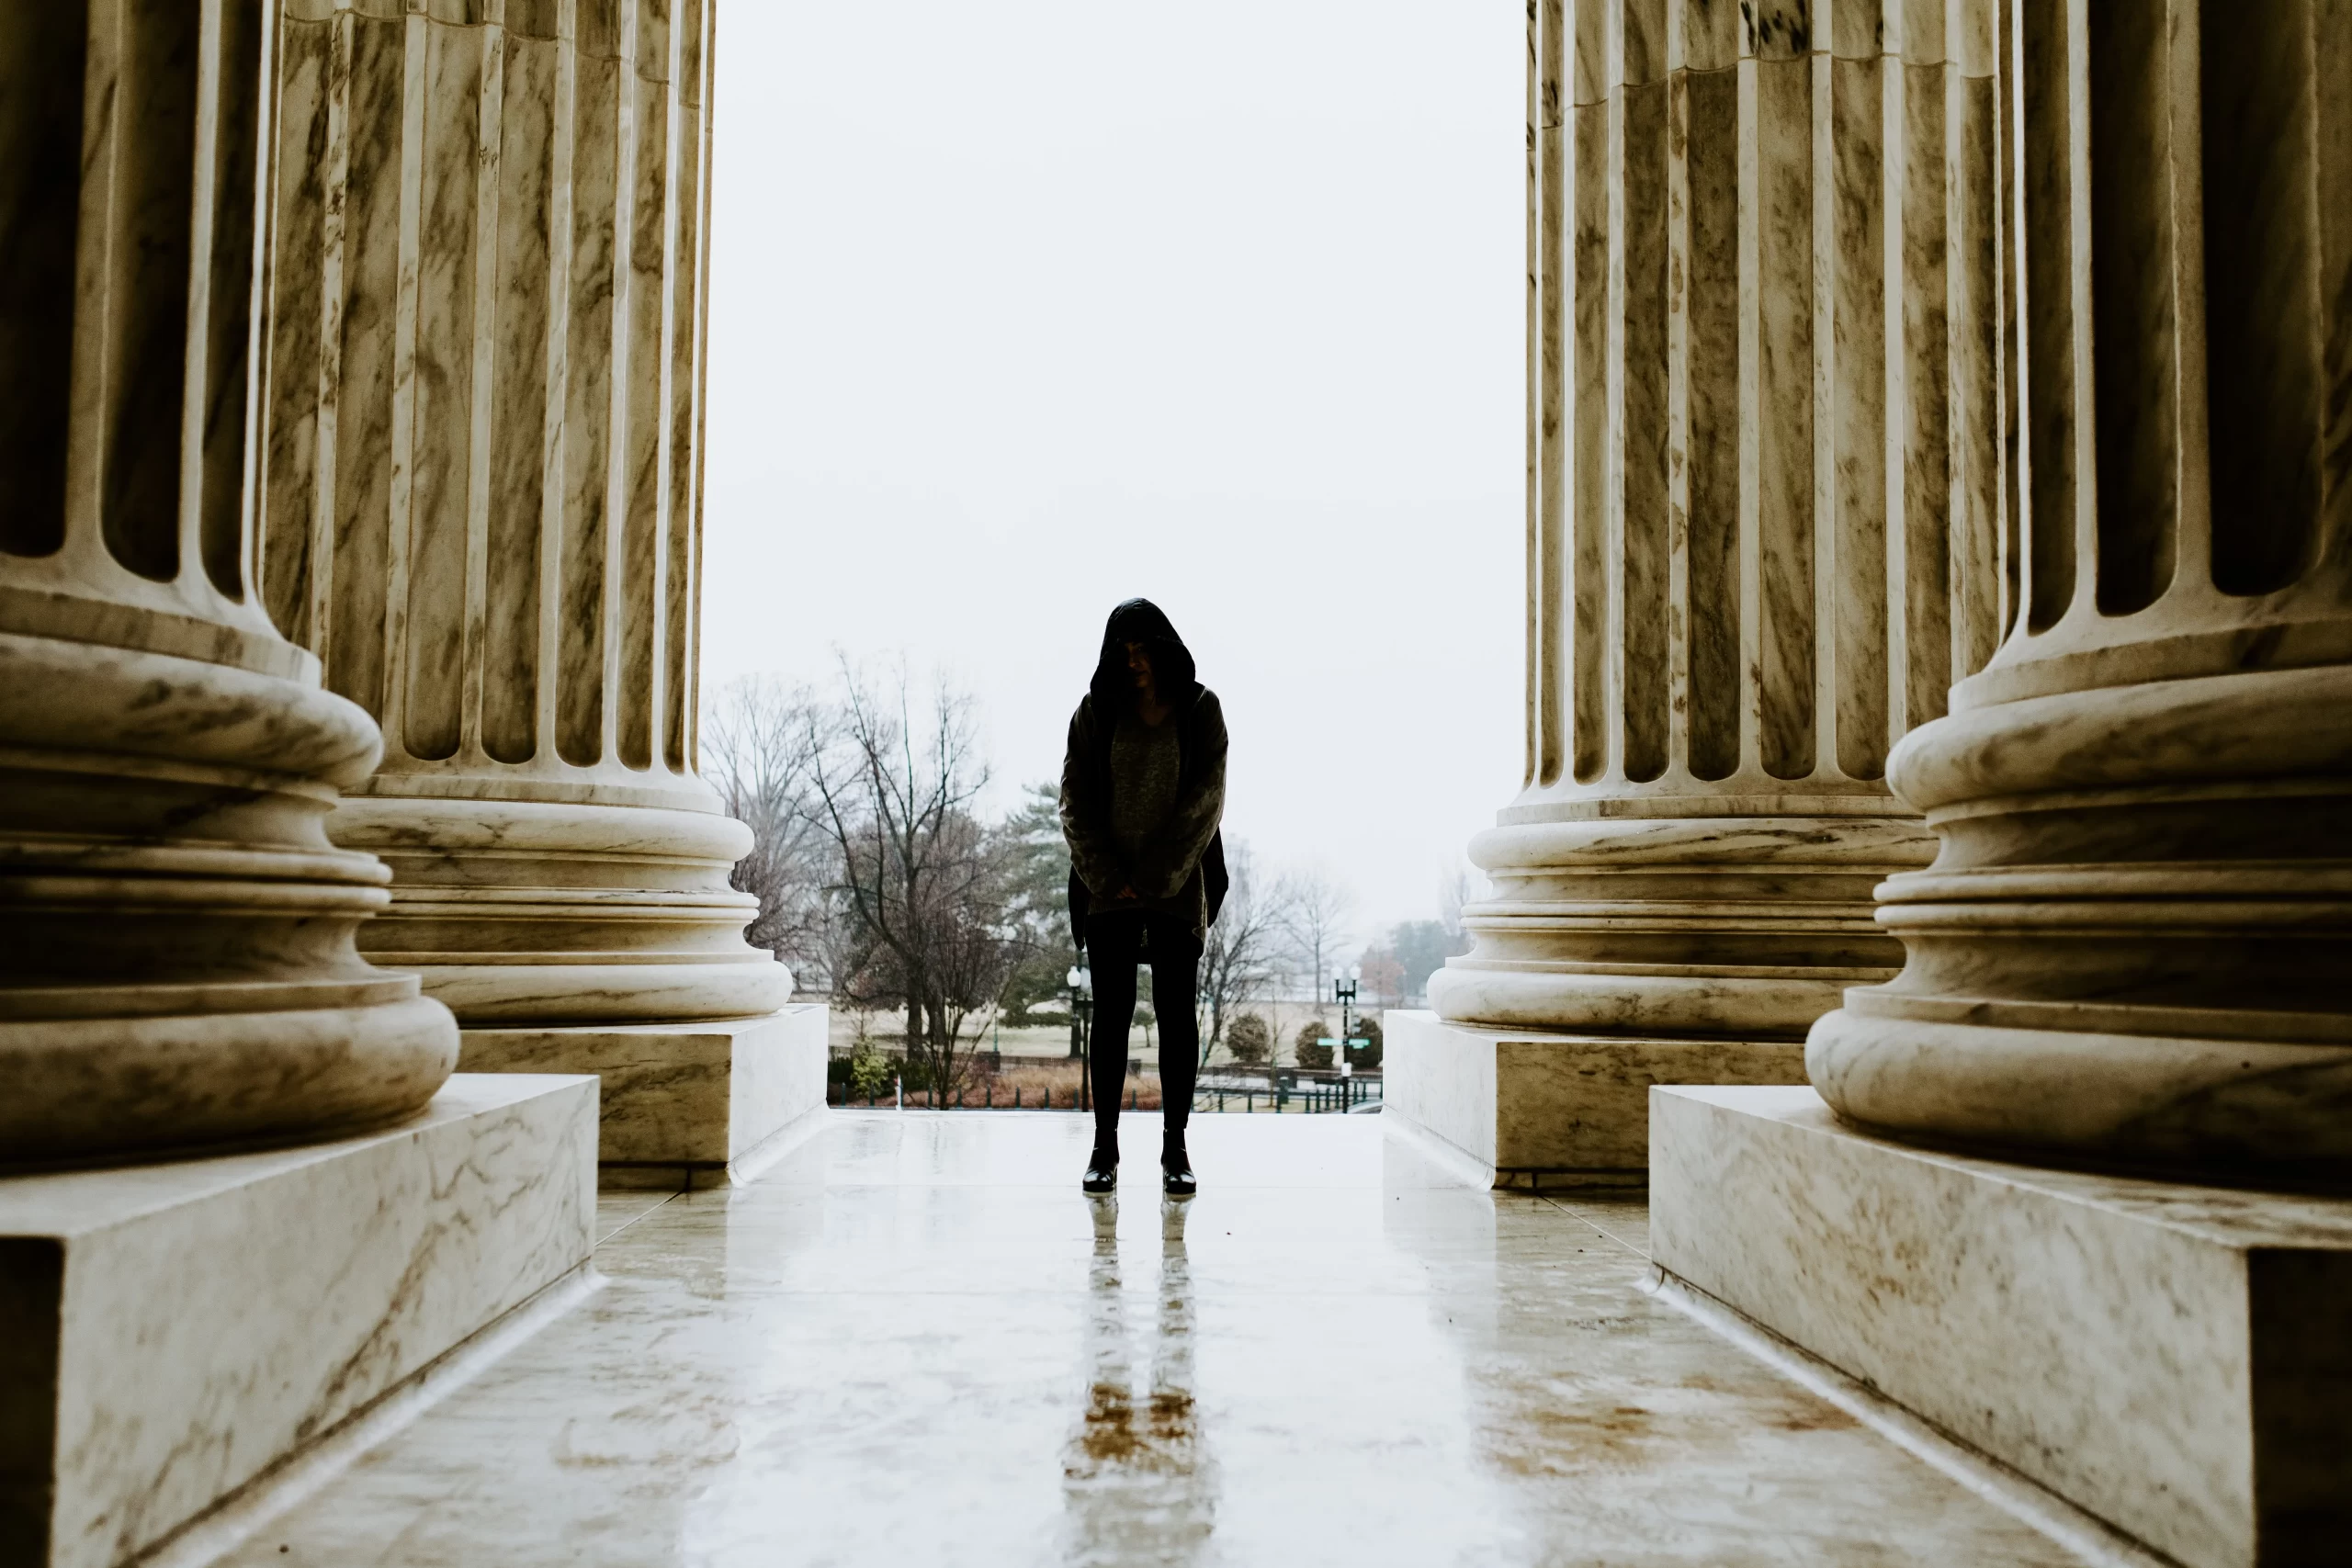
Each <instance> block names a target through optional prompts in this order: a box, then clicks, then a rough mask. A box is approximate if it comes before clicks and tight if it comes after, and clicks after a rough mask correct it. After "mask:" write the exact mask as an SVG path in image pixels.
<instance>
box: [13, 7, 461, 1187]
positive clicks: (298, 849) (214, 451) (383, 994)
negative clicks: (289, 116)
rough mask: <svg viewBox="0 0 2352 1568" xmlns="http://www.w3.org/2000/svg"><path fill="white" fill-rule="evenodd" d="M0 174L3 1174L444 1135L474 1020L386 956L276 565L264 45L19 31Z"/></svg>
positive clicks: (233, 30)
mask: <svg viewBox="0 0 2352 1568" xmlns="http://www.w3.org/2000/svg"><path fill="white" fill-rule="evenodd" d="M9 32H10V36H9V38H8V39H7V43H8V58H7V59H6V62H0V69H5V70H6V73H7V75H8V78H9V80H8V84H7V85H6V88H5V89H0V97H5V98H7V99H8V100H9V101H10V102H11V104H12V106H13V107H11V109H10V111H9V118H8V122H7V126H6V133H5V134H6V140H7V142H8V144H7V145H6V147H5V148H0V153H5V156H6V158H7V159H8V160H9V161H10V163H11V164H12V166H16V167H18V168H20V169H22V170H24V171H27V173H26V174H25V175H24V177H23V178H21V179H19V180H17V182H16V183H14V184H12V185H11V186H10V187H9V190H8V192H7V198H6V199H7V204H8V205H7V209H6V210H5V211H0V220H5V225H6V230H7V232H8V233H9V234H10V235H11V237H12V239H11V243H12V245H13V246H14V247H16V250H17V254H16V255H15V256H14V257H13V258H12V260H11V262H10V264H9V265H10V266H11V268H12V269H13V270H12V272H11V278H12V287H11V288H9V289H8V290H6V297H5V299H0V336H4V337H5V344H0V346H5V350H6V364H7V367H8V369H9V375H10V378H11V383H12V384H11V387H10V392H9V396H8V399H7V400H6V404H5V406H0V471H5V473H6V479H7V482H8V485H9V491H10V493H9V501H8V505H7V513H6V519H5V521H0V803H5V807H4V808H0V1161H6V1162H10V1163H14V1162H17V1161H48V1160H58V1159H74V1160H90V1159H99V1158H106V1157H110V1156H125V1155H138V1156H156V1155H160V1154H163V1153H166V1152H169V1151H172V1150H175V1149H200V1148H204V1147H207V1146H209V1145H220V1144H222V1143H231V1142H245V1141H254V1140H277V1139H287V1138H295V1137H323V1136H327V1135H330V1134H334V1133H337V1132H343V1131H347V1130H350V1129H353V1128H356V1127H364V1126H366V1125H368V1124H371V1123H378V1122H388V1121H391V1120H396V1119H399V1118H401V1117H403V1116H406V1115H408V1114H410V1113H412V1112H414V1111H418V1110H419V1109H421V1108H422V1107H423V1106H424V1104H425V1102H426V1101H427V1100H429V1099H431V1097H432V1095H433V1093H434V1091H435V1089H438V1088H439V1087H440V1085H441V1083H442V1081H443V1080H444V1079H445V1078H446V1077H447V1076H448V1074H449V1071H450V1068H451V1067H452V1066H454V1065H455V1063H456V1060H457V1048H458V1037H457V1029H456V1026H455V1024H454V1023H453V1022H452V1021H451V1019H450V1017H449V1014H448V1012H447V1010H446V1009H444V1008H443V1007H441V1006H440V1005H439V1004H438V1003H436V1002H433V1001H429V1000H426V999H424V998H423V997H421V996H420V995H419V992H418V987H417V982H416V979H415V977H414V976H407V975H400V974H393V973H389V972H387V971H384V970H380V969H377V968H375V967H373V966H371V965H370V964H368V963H367V962H366V961H365V960H364V959H363V958H361V957H360V955H359V954H358V953H357V952H356V949H355V946H354V934H355V931H356V930H357V929H358V928H359V927H360V926H361V925H362V924H363V922H365V921H366V920H367V919H368V918H369V917H371V916H373V915H374V914H375V913H376V912H377V911H378V910H379V909H380V908H383V907H384V905H385V903H386V902H387V895H386V892H385V886H384V885H385V883H386V881H387V880H388V876H387V873H386V871H385V869H384V867H383V865H382V864H381V863H379V861H377V860H376V859H375V858H374V857H373V856H370V855H368V854H365V853H360V852H353V851H351V850H348V849H343V848H338V847H337V846H336V845H334V844H333V843H331V842H330V841H329V840H328V837H327V834H326V832H325V830H324V829H325V823H326V820H327V818H328V816H329V814H330V813H331V812H332V811H333V809H334V804H335V799H336V795H337V790H338V787H340V786H348V785H352V784H357V783H359V782H360V781H361V780H363V779H365V778H366V777H367V776H368V771H369V770H370V768H371V767H372V766H373V765H374V762H375V760H376V757H377V754H378V750H379V739H378V735H377V730H376V726H375V725H374V723H373V722H372V721H371V720H370V719H369V718H368V716H367V714H366V713H364V712H363V711H361V709H359V708H358V707H357V706H356V705H353V704H352V703H349V702H347V701H345V700H344V699H343V698H341V697H339V696H335V695H333V694H329V693H327V692H325V691H322V689H321V687H320V682H319V668H318V661H317V660H315V659H313V658H311V655H309V654H308V653H305V652H304V651H302V650H301V649H299V648H296V647H294V646H293V645H291V644H289V643H288V642H287V641H286V640H284V639H283V638H282V637H279V636H278V635H277V632H276V631H275V630H274V629H273V627H272V626H271V625H270V623H269V620H268V617H267V616H266V615H265V614H264V613H263V612H262V610H261V609H260V607H259V605H258V604H256V603H255V602H254V595H253V594H252V592H250V583H251V580H252V568H253V540H254V535H253V511H252V438H251V429H252V423H251V420H250V408H249V388H250V386H251V367H252V364H253V356H254V347H255V341H254V310H253V299H254V278H255V272H256V262H257V259H258V257H259V256H260V254H262V250H261V245H260V243H259V241H258V239H257V236H256V233H255V231H254V217H253V215H254V209H255V205H256V204H255V199H254V197H255V190H256V186H257V181H258V179H259V157H258V152H257V147H258V144H259V143H260V140H261V139H262V138H263V137H266V134H267V131H266V127H267V126H268V124H269V113H270V107H271V106H270V94H269V92H268V91H267V87H268V80H269V79H268V74H267V73H268V69H269V65H268V60H269V56H270V53H271V51H272V50H273V49H274V47H275V39H274V34H273V31H272V29H271V28H269V26H268V25H267V19H266V17H264V16H262V15H260V14H259V13H257V12H254V11H251V10H246V9H241V8H238V7H233V6H230V7H220V6H202V7H199V6H183V7H176V8H174V7H164V8H163V9H162V10H159V11H155V12H153V14H152V15H151V14H149V13H147V12H139V13H136V14H133V13H130V12H122V11H119V8H117V9H104V8H93V9H90V10H88V11H87V14H86V15H85V13H84V9H83V8H81V7H73V6H61V7H56V8H54V14H53V15H51V14H44V15H43V16H42V17H28V18H27V19H25V20H23V21H22V22H21V23H18V22H12V23H11V24H10V28H9Z"/></svg>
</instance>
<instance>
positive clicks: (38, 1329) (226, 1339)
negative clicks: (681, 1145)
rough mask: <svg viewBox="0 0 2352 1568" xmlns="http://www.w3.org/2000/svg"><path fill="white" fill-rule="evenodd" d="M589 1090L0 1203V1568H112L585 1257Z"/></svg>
mask: <svg viewBox="0 0 2352 1568" xmlns="http://www.w3.org/2000/svg"><path fill="white" fill-rule="evenodd" d="M595 1126H596V1086H595V1084H594V1081H593V1080H590V1079H585V1078H577V1077H572V1078H557V1077H454V1078H451V1079H450V1080H449V1082H448V1083H447V1086H446V1087H445V1088H443V1089H442V1090H441V1092H440V1093H439V1094H438V1095H437V1096H436V1097H435V1099H434V1100H433V1101H432V1103H431V1104H430V1105H429V1106H428V1107H427V1108H426V1110H425V1111H424V1114H423V1115H421V1116H419V1117H417V1118H416V1119H415V1120H413V1121H411V1122H407V1123H405V1124H403V1125H401V1126H400V1127H397V1128H394V1129H393V1130H391V1131H390V1132H383V1133H375V1134H368V1135H365V1136H361V1137H356V1138H345V1139H342V1140H339V1141H337V1142H334V1143H329V1144H313V1145H308V1146H306V1147H301V1148H292V1149H278V1150H272V1151H268V1152H265V1153H260V1154H243V1155H231V1156H221V1157H218V1158H212V1159H201V1160H185V1161H176V1162H173V1163H170V1164H163V1165H148V1166H134V1167H130V1168H119V1169H110V1170H90V1171H74V1172H65V1173H60V1174H54V1175H40V1176H23V1177H16V1178H11V1179H6V1180H0V1562H9V1563H25V1564H45V1565H47V1568H113V1565H114V1564H118V1563H120V1562H125V1561H126V1560H128V1559H130V1558H131V1557H132V1556H134V1555H136V1554H139V1553H141V1552H143V1551H147V1550H149V1549H150V1548H152V1547H153V1546H154V1545H155V1544H156V1543H157V1542H159V1541H162V1540H164V1539H166V1538H167V1537H169V1536H171V1535H172V1534H174V1533H175V1531H177V1530H178V1529H181V1528H182V1527H183V1526H185V1525H187V1523H188V1522H189V1521H190V1520H192V1519H194V1518H195V1517H198V1515H201V1514H203V1513H204V1512H205V1511H207V1510H208V1509H209V1508H210V1507H212V1506H213V1505H215V1504H217V1503H219V1502H220V1501H221V1500H222V1499H223V1498H225V1497H227V1496H228V1495H231V1494H232V1493H233V1492H235V1491H237V1490H238V1489H239V1488H240V1487H242V1486H243V1485H245V1484H246V1483H249V1482H251V1481H253V1480H254V1478H255V1477H256V1476H258V1475H260V1474H261V1473H262V1472H265V1471H266V1470H268V1469H269V1468H270V1467H271V1466H272V1465H274V1464H276V1463H277V1461H280V1460H283V1459H285V1458H287V1457H288V1455H289V1454H291V1453H293V1452H294V1451H295V1450H298V1449H300V1448H303V1447H305V1446H307V1445H308V1444H310V1443H311V1442H313V1441H315V1440H316V1439H318V1438H321V1437H322V1436H323V1435H325V1434H326V1433H327V1432H329V1431H330V1430H332V1429H333V1428H334V1427H337V1426H338V1425H340V1424H341V1423H343V1422H344V1421H345V1420H347V1419H348V1418H350V1417H351V1416H354V1415H356V1414H357V1413H358V1412H360V1411H361V1410H363V1409H365V1408H366V1407H367V1406H368V1405H369V1404H373V1403H374V1402H375V1401H377V1400H378V1399H379V1398H380V1397H382V1396H383V1395H384V1394H386V1393H389V1392H390V1391H391V1390H393V1389H394V1388H396V1387H398V1386H399V1385H400V1384H401V1383H402V1382H406V1381H407V1380H409V1379H410V1378H412V1377H413V1376H415V1375H416V1374H417V1373H418V1372H419V1371H422V1370H424V1368H425V1367H426V1366H427V1365H428V1364H429V1363H431V1362H432V1361H434V1360H435V1359H437V1358H439V1357H440V1356H442V1355H444V1354H445V1353H446V1352H447V1351H449V1350H450V1349H452V1348H455V1347H456V1346H457V1345H458V1344H459V1343H460V1342H461V1341H463V1340H465V1339H467V1338H469V1337H471V1336H472V1335H474V1334H476V1333H477V1332H479V1331H480V1330H481V1329H483V1328H484V1327H486V1326H488V1325H490V1324H492V1322H494V1321H496V1320H497V1319H498V1318H500V1317H502V1316H503V1315H504V1314H507V1313H509V1312H511V1311H513V1310H514V1309H515V1308H516V1307H518V1306H520V1305H522V1304H523V1303H525V1302H526V1301H528V1300H530V1299H531V1298H532V1297H533V1296H535V1295H537V1293H539V1292H542V1291H544V1290H546V1289H547V1288H548V1286H549V1285H552V1284H554V1283H556V1282H557V1281H558V1280H561V1279H563V1278H564V1277H565V1276H566V1275H568V1274H570V1273H571V1271H572V1270H574V1269H578V1268H580V1267H581V1266H582V1264H584V1263H585V1262H586V1261H587V1259H588V1252H589V1247H590V1243H591V1237H592V1226H591V1223H592V1219H593V1216H594V1207H595V1202H594V1199H595V1190H594V1140H595Z"/></svg>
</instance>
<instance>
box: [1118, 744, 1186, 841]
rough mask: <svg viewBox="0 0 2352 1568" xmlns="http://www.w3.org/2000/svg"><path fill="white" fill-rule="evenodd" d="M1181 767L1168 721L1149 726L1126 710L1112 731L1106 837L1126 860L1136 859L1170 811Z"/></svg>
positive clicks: (1180, 754)
mask: <svg viewBox="0 0 2352 1568" xmlns="http://www.w3.org/2000/svg"><path fill="white" fill-rule="evenodd" d="M1182 766H1183V741H1182V737H1181V736H1180V735H1179V734H1178V733H1177V728H1176V726H1175V725H1174V724H1173V723H1172V722H1165V721H1163V722H1162V723H1159V724H1158V725H1149V724H1146V723H1144V721H1143V720H1142V719H1140V718H1137V717H1136V716H1135V715H1133V714H1128V715H1125V716H1123V717H1121V718H1120V720H1119V728H1117V729H1115V730H1114V731H1112V732H1111V841H1112V842H1113V843H1114V844H1116V845H1118V847H1119V858H1120V859H1121V860H1122V861H1123V862H1125V863H1126V864H1128V865H1130V866H1133V865H1136V864H1139V863H1141V862H1142V860H1143V858H1144V847H1145V846H1146V845H1147V844H1148V843H1149V842H1151V840H1152V839H1153V838H1154V837H1155V836H1156V835H1157V834H1158V833H1159V830H1160V829H1162V828H1164V827H1166V826H1167V825H1168V819H1169V818H1170V816H1172V815H1173V814H1174V813H1175V810H1176V793H1177V784H1178V783H1179V780H1180V777H1181V774H1182Z"/></svg>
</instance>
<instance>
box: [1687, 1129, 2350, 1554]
mask: <svg viewBox="0 0 2352 1568" xmlns="http://www.w3.org/2000/svg"><path fill="white" fill-rule="evenodd" d="M1650 1147H1651V1156H1650V1235H1651V1250H1652V1255H1653V1257H1654V1258H1655V1259H1656V1260H1657V1264H1658V1267H1660V1268H1661V1269H1665V1270H1666V1271H1667V1272H1668V1273H1669V1274H1671V1275H1674V1276H1677V1277H1679V1278H1680V1279H1681V1280H1684V1281H1687V1282H1688V1283H1689V1284H1691V1285H1692V1286H1695V1287H1696V1288H1698V1289H1699V1290H1701V1291H1702V1292H1706V1293H1707V1294H1709V1295H1711V1296H1713V1297H1715V1298H1716V1299H1717V1300H1719V1301H1721V1302H1723V1303H1725V1304H1727V1305H1729V1306H1730V1307H1732V1308H1734V1309H1735V1310H1736V1311H1738V1312H1740V1313H1742V1314H1745V1315H1747V1317H1749V1318H1751V1319H1753V1320H1755V1321H1756V1322H1757V1323H1758V1324H1760V1325H1763V1326H1764V1327H1765V1328H1768V1329H1770V1330H1771V1331H1772V1332H1773V1333H1775V1334H1778V1335H1780V1336H1781V1337H1783V1338H1785V1339H1787V1340H1790V1341H1792V1342H1793V1343H1794V1344H1795V1345H1797V1346H1798V1347H1799V1348H1803V1349H1804V1350H1806V1351H1809V1352H1810V1353H1812V1354H1813V1355H1815V1356H1816V1357H1819V1358H1820V1359H1823V1360H1825V1361H1827V1362H1829V1363H1830V1364H1831V1365H1833V1366H1835V1367H1837V1368H1838V1369H1839V1370H1840V1371H1844V1372H1846V1373H1848V1374H1849V1375H1850V1376H1852V1377H1854V1378H1856V1379H1859V1380H1860V1381H1861V1382H1864V1383H1867V1384H1870V1385H1871V1386H1872V1387H1874V1388H1875V1389H1877V1390H1878V1392H1880V1393H1883V1394H1884V1395H1885V1396H1886V1397H1887V1398H1889V1399H1891V1400H1893V1401H1894V1403H1896V1404H1901V1405H1903V1406H1905V1408H1907V1409H1909V1410H1911V1411H1913V1412H1914V1413H1916V1414H1917V1415H1918V1416H1922V1417H1924V1418H1926V1419H1927V1420H1928V1421H1929V1422H1931V1423H1932V1424H1934V1425H1935V1426H1937V1427H1940V1428H1942V1429H1943V1430H1944V1431H1945V1432H1947V1433H1948V1434H1950V1435H1951V1436H1952V1437H1954V1438H1959V1439H1960V1440H1961V1441H1962V1442H1963V1443H1966V1444H1968V1445H1970V1446H1972V1447H1973V1448H1975V1449H1977V1450H1981V1451H1982V1452H1984V1453H1985V1454H1987V1455H1989V1456H1991V1457H1992V1458H1993V1459H1995V1460H1997V1461H2000V1462H2001V1463H2003V1464H2006V1465H2007V1466H2009V1467H2010V1468H2011V1469H2013V1470H2015V1471H2017V1472H2019V1473H2021V1474H2023V1475H2025V1476H2026V1477H2027V1478H2029V1479H2030V1480H2032V1481H2035V1482H2038V1483H2041V1485H2043V1486H2045V1487H2047V1488H2049V1489H2050V1490H2051V1491H2052V1492H2054V1493H2056V1494H2057V1495H2060V1496H2061V1497H2064V1499H2066V1500H2067V1501H2068V1502H2070V1503H2072V1504H2074V1505H2075V1506H2078V1507H2080V1508H2082V1509H2084V1510H2086V1511H2087V1512H2089V1513H2091V1514H2094V1515H2097V1516H2098V1517H2100V1518H2102V1519H2105V1520H2107V1521H2108V1522H2109V1524H2111V1525H2113V1526H2114V1527H2115V1528H2117V1529H2120V1530H2122V1531H2123V1532H2124V1533H2126V1534H2127V1535H2130V1536H2132V1537H2135V1538H2137V1539H2138V1540H2142V1541H2144V1542H2146V1543H2147V1544H2148V1545H2150V1546H2152V1547H2154V1548H2155V1549H2156V1550H2157V1551H2162V1552H2165V1553H2167V1554H2169V1555H2170V1556H2172V1557H2174V1558H2176V1559H2177V1560H2178V1561H2179V1562H2183V1563H2185V1564H2188V1568H2245V1565H2250V1564H2262V1565H2265V1568H2275V1565H2278V1564H2305V1563H2321V1562H2342V1561H2344V1558H2343V1555H2342V1553H2343V1550H2344V1542H2345V1540H2346V1538H2347V1534H2352V1201H2347V1200H2343V1199H2328V1198H2311V1197H2294V1196H2283V1195H2278V1194H2273V1193H2263V1192H2253V1191H2245V1190H2231V1189H2221V1188H2209V1187H2191V1186H2184V1185H2180V1184H2177V1183H2172V1182H2165V1181H2152V1180H2141V1179H2130V1178H2123V1177H2113V1176H2100V1175H2091V1174H2085V1173H2080V1172H2074V1171H2058V1170H2046V1169H2040V1168H2033V1167H2029V1166H2018V1165H2010V1164H2006V1163H2003V1162H1999V1161H1995V1160H1987V1159H1976V1158H1967V1157H1962V1156H1953V1155H1946V1154H1938V1153H1932V1152H1928V1151H1925V1150H1921V1149H1916V1148H1910V1147H1906V1146H1905V1145H1899V1144H1895V1143H1892V1142H1889V1141H1887V1140H1885V1139H1882V1138H1876V1137H1872V1136H1870V1135H1868V1134H1862V1133H1859V1132H1856V1131H1855V1130H1853V1129H1852V1128H1851V1127H1849V1126H1848V1125H1846V1124H1845V1123H1843V1122H1838V1120H1837V1119H1836V1118H1835V1117H1833V1116H1832V1115H1831V1113H1830V1111H1829V1110H1828V1108H1827V1107H1826V1105H1824V1104H1823V1103H1822V1100H1821V1099H1820V1097H1819V1096H1818V1095H1817V1094H1815V1092H1814V1091H1813V1090H1812V1089H1658V1090H1657V1091H1656V1093H1655V1094H1654V1095H1653V1096H1652V1100H1651V1111H1650Z"/></svg>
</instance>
